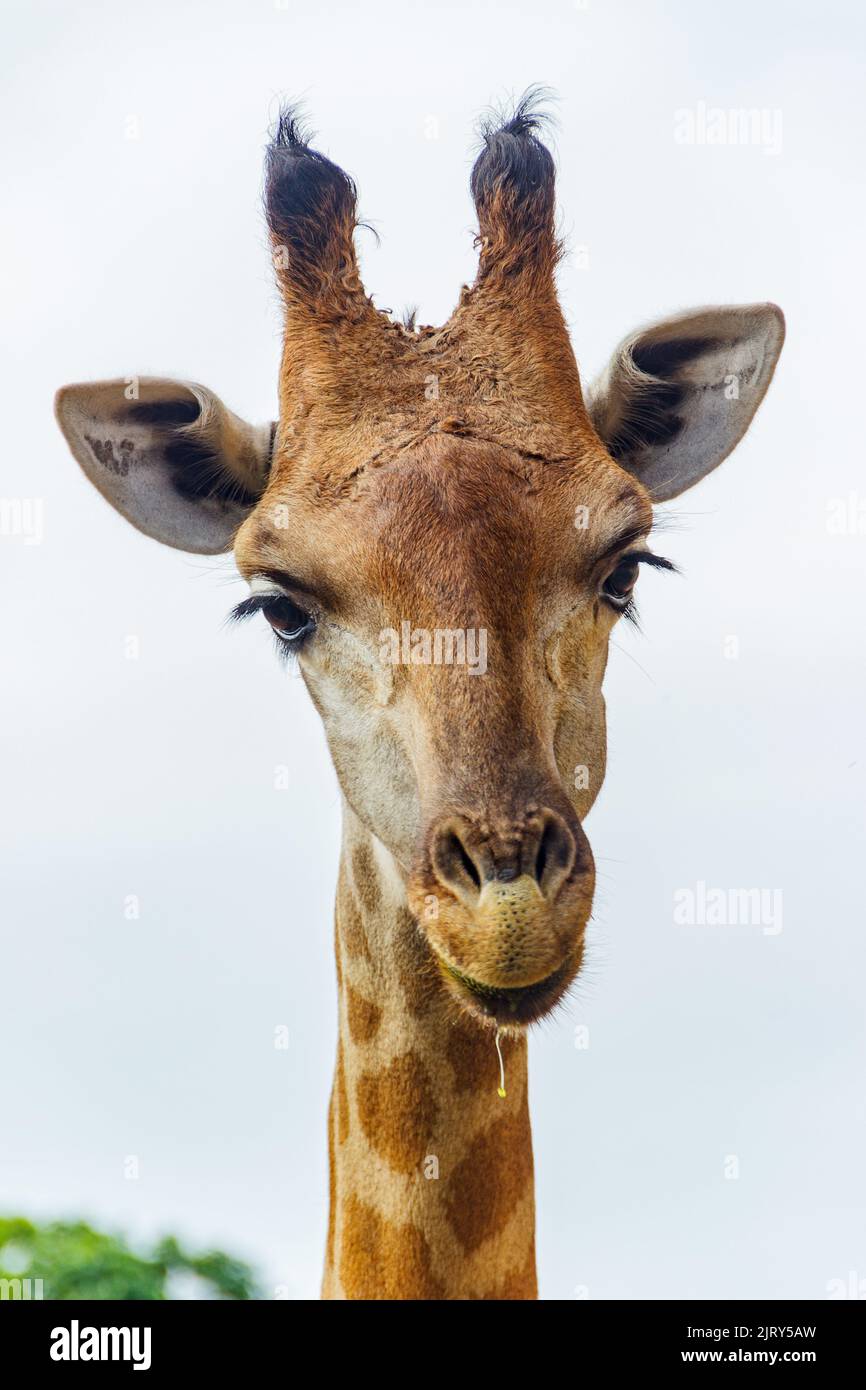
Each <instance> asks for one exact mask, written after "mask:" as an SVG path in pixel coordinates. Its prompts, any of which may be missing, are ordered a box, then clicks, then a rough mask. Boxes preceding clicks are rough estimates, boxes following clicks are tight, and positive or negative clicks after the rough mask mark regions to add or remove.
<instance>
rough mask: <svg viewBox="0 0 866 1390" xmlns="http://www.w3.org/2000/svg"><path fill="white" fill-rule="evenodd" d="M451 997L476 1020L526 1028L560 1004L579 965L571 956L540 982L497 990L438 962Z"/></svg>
mask: <svg viewBox="0 0 866 1390" xmlns="http://www.w3.org/2000/svg"><path fill="white" fill-rule="evenodd" d="M439 964H440V967H441V968H442V970H443V973H444V974H445V976H446V978H447V980H448V983H449V985H450V987H451V991H452V993H453V994H456V996H457V998H458V1000H459V1001H460V1003H461V1004H462V1005H463V1006H464V1007H465V1008H466V1009H467V1010H468V1011H469V1012H470V1013H472V1014H474V1015H475V1016H476V1017H480V1018H482V1019H484V1020H489V1021H491V1022H494V1023H496V1024H497V1026H498V1027H500V1028H507V1027H511V1028H514V1027H523V1028H525V1027H528V1026H529V1024H531V1023H537V1022H538V1020H539V1019H541V1018H543V1017H544V1015H545V1014H547V1013H549V1012H550V1010H551V1009H552V1008H553V1007H554V1005H555V1004H557V1003H558V1002H559V1000H560V999H561V998H562V995H563V994H564V992H565V989H566V987H567V986H568V984H569V983H570V981H571V980H572V979H573V977H574V975H575V974H576V972H577V969H578V967H579V964H580V959H579V955H578V958H577V959H575V957H574V956H570V957H569V958H568V959H567V960H566V961H564V962H563V964H562V965H560V966H558V967H557V969H556V970H554V971H553V972H552V973H551V974H550V975H547V976H545V978H544V979H543V980H538V981H536V983H535V984H532V985H523V986H521V987H519V988H517V989H500V988H497V987H496V986H494V985H486V984H484V983H482V981H480V980H475V979H473V977H472V976H471V975H466V974H464V972H463V971H462V970H458V969H457V968H456V967H455V966H453V965H449V964H448V962H447V961H445V960H442V958H441V957H440V959H439Z"/></svg>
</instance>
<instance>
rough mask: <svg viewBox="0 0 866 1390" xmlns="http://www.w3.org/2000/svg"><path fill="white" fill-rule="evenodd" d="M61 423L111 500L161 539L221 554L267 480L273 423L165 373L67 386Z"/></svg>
mask: <svg viewBox="0 0 866 1390" xmlns="http://www.w3.org/2000/svg"><path fill="white" fill-rule="evenodd" d="M54 408H55V413H56V415H57V421H58V424H59V425H60V428H61V430H62V431H63V434H64V435H65V437H66V442H67V443H68V445H69V447H70V449H71V450H72V453H73V455H74V456H75V458H76V459H77V460H78V462H79V463H80V464H81V467H82V468H83V469H84V472H85V473H86V474H87V476H88V478H89V479H90V481H91V482H92V483H93V484H94V486H95V487H96V488H98V490H99V491H100V492H101V493H102V495H103V497H105V498H106V500H107V501H109V502H110V503H111V504H112V506H113V507H116V508H117V510H118V511H119V512H120V513H121V515H122V516H125V517H126V519H127V520H128V521H131V522H132V524H133V526H136V527H138V529H139V531H143V532H144V533H145V535H148V536H153V538H154V539H155V540H158V541H162V543H163V544H164V545H171V546H174V547H175V548H176V549H177V550H191V551H195V552H197V553H198V554H201V555H217V554H219V553H220V552H221V551H224V550H229V549H230V548H231V545H232V542H233V540H234V535H235V532H236V531H237V529H238V527H239V526H240V524H241V522H242V521H243V520H244V518H245V517H246V516H248V515H249V513H250V511H251V510H252V508H253V507H254V506H255V504H256V502H257V501H258V499H259V497H260V496H261V494H262V492H263V491H264V488H265V484H266V482H267V477H268V471H269V469H270V462H271V449H272V445H273V435H274V426H273V425H270V424H267V425H258V426H253V425H248V424H247V423H246V421H245V420H241V419H239V418H238V416H237V415H233V414H232V412H231V411H230V410H227V409H226V407H225V406H224V405H223V403H222V401H221V400H219V398H218V397H217V396H215V395H214V394H213V392H211V391H208V390H206V389H205V387H203V386H195V385H192V384H191V383H188V382H183V381H170V380H167V379H164V378H162V377H138V378H131V379H130V378H127V379H124V378H118V379H117V380H115V381H93V382H86V383H84V384H82V385H78V386H64V387H63V388H62V390H60V391H58V392H57V397H56V399H55V407H54Z"/></svg>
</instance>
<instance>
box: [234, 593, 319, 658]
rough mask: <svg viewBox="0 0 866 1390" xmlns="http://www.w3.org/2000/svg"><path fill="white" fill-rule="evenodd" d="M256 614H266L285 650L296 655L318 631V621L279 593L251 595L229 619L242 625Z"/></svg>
mask: <svg viewBox="0 0 866 1390" xmlns="http://www.w3.org/2000/svg"><path fill="white" fill-rule="evenodd" d="M254 613H264V615H265V617H266V618H267V620H268V622H269V623H270V625H271V627H272V628H273V630H274V634H275V636H276V638H277V640H278V642H280V643H281V644H282V646H283V648H285V649H289V648H291V649H292V650H293V651H297V650H298V648H299V647H300V646H301V644H302V643H303V642H304V641H305V640H306V638H307V637H308V636H309V635H310V633H311V632H313V631H314V630H315V627H316V620H315V618H314V617H313V616H312V615H311V614H310V613H308V612H306V610H305V609H303V608H299V607H298V605H297V604H296V603H295V601H294V599H290V598H288V597H287V595H286V594H280V593H270V592H265V593H258V594H251V595H250V597H249V598H245V599H244V601H243V603H239V604H238V606H237V608H233V609H232V612H231V614H230V617H231V618H232V620H233V621H234V622H243V621H244V619H245V618H251V617H252V616H253V614H254Z"/></svg>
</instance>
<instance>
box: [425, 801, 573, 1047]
mask: <svg viewBox="0 0 866 1390" xmlns="http://www.w3.org/2000/svg"><path fill="white" fill-rule="evenodd" d="M428 845H429V849H428V854H427V856H425V864H424V866H423V868H421V869H420V870H419V871H416V873H415V874H413V876H412V881H411V883H410V904H411V905H412V907H413V910H414V912H415V914H416V916H417V918H418V920H419V923H420V925H421V927H422V930H423V931H424V933H425V935H426V937H427V940H428V942H429V944H430V946H431V948H432V949H433V952H434V954H435V957H436V960H437V962H438V964H439V968H440V971H441V973H442V976H443V979H444V981H445V983H446V985H447V987H448V988H449V990H450V991H451V993H452V995H453V996H454V997H455V998H456V999H457V1001H458V1002H459V1003H460V1004H461V1006H462V1007H463V1008H464V1009H465V1010H466V1011H468V1012H469V1013H471V1014H474V1015H475V1016H476V1017H478V1018H480V1019H482V1020H494V1021H495V1022H496V1023H498V1024H499V1025H500V1026H507V1025H525V1024H527V1023H531V1022H533V1021H535V1020H536V1019H538V1018H541V1017H542V1016H543V1015H544V1014H545V1013H547V1012H548V1011H549V1010H550V1009H551V1008H552V1007H553V1006H554V1005H555V1004H556V1003H557V1002H558V1000H559V999H560V998H561V997H562V995H563V993H564V992H565V990H566V989H567V988H568V985H569V984H570V982H571V981H572V979H573V978H574V976H575V975H576V974H577V971H578V970H579V968H580V964H581V960H582V956H583V937H584V931H585V927H586V922H587V919H588V917H589V912H590V909H591V906H592V895H593V889H594V885H595V873H594V867H593V862H592V854H591V852H590V850H589V844H588V842H587V840H586V836H585V835H584V833H583V830H582V828H581V827H580V825H579V823H578V822H577V821H576V818H574V817H570V818H569V820H567V819H566V817H565V816H564V815H561V814H559V813H558V812H556V811H553V810H551V809H549V808H546V807H542V808H539V807H537V806H535V805H532V806H530V807H528V808H527V810H526V811H525V812H524V813H523V814H522V815H521V816H519V817H517V818H511V819H509V820H504V821H502V820H501V821H499V822H498V823H497V824H496V825H495V826H492V825H491V823H490V822H489V821H488V820H486V819H480V818H478V819H475V818H470V817H468V816H465V815H449V816H446V817H444V818H443V819H441V820H440V821H439V822H438V823H437V824H436V826H435V827H434V829H433V831H432V833H431V835H430V837H429V840H428Z"/></svg>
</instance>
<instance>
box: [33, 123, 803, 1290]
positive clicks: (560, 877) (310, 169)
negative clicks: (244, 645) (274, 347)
mask: <svg viewBox="0 0 866 1390" xmlns="http://www.w3.org/2000/svg"><path fill="white" fill-rule="evenodd" d="M542 137H543V120H542V118H541V116H540V115H539V113H538V111H537V110H536V108H535V106H534V105H533V102H532V100H531V99H527V100H524V101H523V102H521V103H520V105H519V106H518V107H517V109H516V111H515V112H514V113H513V114H512V115H511V116H510V117H508V118H507V119H504V120H503V121H502V122H501V123H500V124H491V125H490V126H488V127H487V128H485V130H484V131H483V139H482V147H481V152H480V154H479V156H478V159H477V160H476V163H475V166H474V168H473V171H472V178H471V190H472V195H473V198H474V202H475V207H476V212H477V217H478V246H479V260H478V270H477V275H476V278H475V281H474V283H473V285H472V286H471V287H469V288H464V289H463V291H462V293H461V295H460V298H459V302H458V305H457V307H456V309H455V310H454V313H453V314H452V315H451V317H450V319H449V320H448V322H447V323H446V324H444V325H443V326H441V327H438V328H434V327H421V328H416V327H415V326H414V325H411V326H410V325H406V324H400V323H397V322H395V321H394V320H393V319H392V318H391V317H390V316H389V315H388V314H386V313H382V312H380V311H379V310H377V309H376V307H375V306H374V304H373V302H372V300H371V299H370V298H369V297H368V296H367V294H366V292H365V290H364V288H363V286H362V284H361V279H360V275H359V272H358V265H357V260H356V256H355V247H354V229H355V226H356V223H357V210H356V192H355V185H354V183H353V182H352V180H351V179H350V178H349V177H348V176H347V175H346V174H345V173H343V171H342V170H341V169H340V168H339V167H338V166H337V165H335V164H333V163H332V162H331V161H330V160H328V159H326V158H325V157H324V156H323V155H322V154H320V153H318V152H317V151H316V150H314V149H313V148H312V146H311V144H310V142H309V140H308V138H307V137H306V135H305V134H304V132H303V131H302V130H301V128H300V126H299V124H298V121H297V119H296V118H295V117H294V115H293V114H292V112H291V111H289V110H287V111H285V112H284V113H283V114H282V115H281V117H280V119H279V122H278V124H277V128H276V130H275V132H274V136H273V139H272V141H271V143H270V145H269V147H268V155H267V170H266V196H265V205H266V213H267V220H268V225H269V230H270V235H271V240H272V243H273V251H274V258H273V259H274V266H275V269H276V275H277V281H278V284H279V288H280V292H281V296H282V301H283V308H284V315H285V332H284V342H283V356H282V363H281V368H280V374H279V414H278V419H277V420H276V421H275V422H273V423H269V424H265V425H260V426H257V427H253V426H251V425H249V424H247V423H246V422H245V421H244V420H242V419H241V418H240V417H238V416H236V415H234V414H233V413H232V412H231V411H229V410H228V409H227V408H226V407H225V406H224V405H223V404H222V402H221V401H220V400H219V399H218V398H217V397H216V396H215V395H214V394H213V393H212V392H210V391H208V390H207V389H206V388H205V387H202V386H199V385H195V384H190V383H185V382H177V381H170V380H165V379H162V378H148V377H140V378H129V377H123V378H119V379H117V380H115V381H104V382H94V383H85V384H81V385H76V386H69V387H66V388H64V389H63V390H61V391H60V392H59V393H58V397H57V406H56V409H57V416H58V420H59V423H60V426H61V429H62V430H63V432H64V434H65V436H66V439H67V441H68V443H69V445H70V448H71V450H72V453H73V454H74V456H75V458H76V459H77V460H78V462H79V464H80V465H81V466H82V468H83V469H84V472H85V473H86V474H87V476H88V477H89V478H90V480H91V481H92V482H93V483H94V484H95V486H96V487H97V488H98V489H99V491H100V492H101V493H102V494H103V496H104V497H106V499H107V500H108V501H109V502H111V503H112V505H113V506H114V507H116V508H117V510H118V511H120V512H121V513H122V515H124V516H125V517H127V518H128V519H129V521H131V522H132V524H133V525H135V526H136V527H138V529H139V530H141V531H144V532H145V533H146V534H148V535H150V536H153V537H154V538H156V539H157V540H159V541H161V542H163V543H164V544H166V545H169V546H174V547H176V548H180V549H183V550H190V551H194V552H198V553H204V554H216V553H220V552H223V551H226V550H229V549H232V548H233V550H234V555H235V559H236V562H237V565H238V568H239V570H240V573H241V575H242V576H243V577H244V578H245V579H246V580H247V581H248V582H249V586H250V592H249V596H248V597H247V598H246V599H245V600H244V601H243V602H242V603H241V604H239V605H238V608H237V610H236V615H237V616H238V617H241V618H244V617H251V616H253V615H260V616H261V617H263V618H264V619H265V620H266V621H267V622H268V623H269V624H270V626H271V628H272V629H273V631H274V634H275V640H276V642H277V645H278V648H279V650H280V651H281V652H282V653H285V654H293V655H295V656H296V657H297V660H298V664H299V667H300V670H301V673H302V675H303V678H304V680H305V682H306V685H307V688H308V690H309V692H310V695H311V697H312V699H313V701H314V703H315V705H316V708H317V709H318V710H319V712H320V714H321V716H322V719H323V721H324V726H325V731H326V734H327V738H328V744H329V748H330V751H331V755H332V757H333V761H334V765H335V767H336V770H337V775H338V777H339V781H340V785H341V789H342V795H343V842H342V850H341V857H340V867H339V874H338V883H337V897H336V925H335V955H336V967H337V979H338V992H339V1038H338V1045H337V1059H336V1067H335V1075H334V1085H333V1091H332V1096H331V1104H330V1111H329V1121H328V1140H329V1151H330V1199H329V1220H328V1236H327V1254H326V1263H325V1276H324V1283H323V1294H324V1296H325V1297H328V1298H361V1299H364V1298H367V1299H371V1298H395V1299H397V1298H399V1299H406V1298H419V1299H438V1298H487V1299H515V1298H516V1299H524V1298H532V1297H535V1296H536V1291H537V1284H536V1270H535V1207H534V1192H533V1159H532V1142H531V1134H530V1125H529V1110H528V1101H527V1065H526V1029H527V1027H528V1026H529V1025H530V1024H531V1023H533V1022H534V1021H535V1020H537V1019H539V1018H541V1017H543V1016H545V1015H546V1014H548V1013H549V1012H550V1010H551V1009H553V1008H554V1007H555V1005H557V1004H558V1003H559V1002H560V1001H561V1000H562V999H563V997H564V996H565V994H566V992H567V990H568V988H569V985H570V984H571V983H572V981H573V980H574V979H575V977H576V975H577V974H578V972H579V970H580V967H581V962H582V960H583V953H584V941H585V933H586V926H587V922H588V920H589V916H590V912H591V908H592V901H593V893H594V887H595V870H594V864H593V857H592V853H591V850H590V847H589V842H588V840H587V836H586V833H585V830H584V820H585V818H586V816H587V814H588V812H589V810H590V808H591V806H592V804H593V801H594V800H595V797H596V796H597V794H598V790H599V788H600V786H601V783H602V780H603V777H604V770H605V753H606V734H605V710H604V699H603V695H602V681H603V677H604V671H605V665H606V661H607V650H608V641H609V636H610V633H611V630H612V628H613V626H614V624H615V623H616V622H617V621H618V620H619V619H620V618H621V617H623V616H625V617H626V618H628V617H629V616H633V615H634V591H635V586H636V583H637V578H638V574H639V572H640V570H641V567H643V566H656V567H662V568H670V565H669V563H668V562H667V561H665V560H664V559H663V558H662V557H660V556H658V555H657V554H656V553H655V552H654V551H653V550H652V549H651V547H650V544H649V533H650V530H651V527H652V519H653V504H654V503H656V502H660V501H665V500H667V499H669V498H672V497H676V496H678V495H679V494H680V493H681V492H683V491H684V490H685V489H686V488H688V487H691V486H692V485H693V484H695V483H697V482H699V481H700V479H701V478H703V477H704V476H706V474H707V473H709V472H710V471H711V470H712V469H713V468H715V467H716V466H717V465H718V464H719V463H721V462H722V460H723V459H724V458H725V457H726V456H727V454H728V453H729V452H730V451H731V450H732V449H733V448H734V446H735V445H736V444H737V443H738V441H739V440H740V439H741V437H742V435H743V434H744V433H745V430H746V429H747V428H748V425H749V423H750V421H751V419H752V417H753V415H754V413H755V411H756V409H757V407H758V405H759V404H760V402H761V400H762V399H763V396H764V393H765V391H766V389H767V386H768V385H769V382H770V379H771V377H772V374H773V370H774V368H775V364H776V361H777V359H778V356H779V352H780V350H781V346H782V341H783V337H784V323H783V319H782V315H781V313H780V311H779V310H778V309H777V308H776V307H775V306H774V305H770V304H757V305H745V306H733V307H716V308H702V309H697V310H694V311H692V312H690V313H681V314H678V315H676V316H674V317H672V318H669V319H666V320H663V321H662V322H660V323H656V324H653V325H650V326H647V327H644V328H642V329H639V330H638V331H637V332H635V333H633V334H631V335H630V336H628V337H627V338H625V339H624V340H623V341H622V342H621V344H620V346H619V347H618V348H617V349H616V351H615V352H614V354H613V356H612V358H611V360H610V362H609V364H608V366H607V368H606V370H605V371H604V372H603V374H602V375H601V377H600V378H599V380H598V381H597V382H596V383H594V385H592V386H591V387H590V388H589V389H588V390H587V391H584V390H583V388H582V386H581V382H580V378H579V375H578V370H577V365H576V362H575V358H574V354H573V351H572V347H571V343H570V340H569V336H568V333H567V330H566V327H565V323H564V320H563V316H562V313H561V310H560V307H559V303H558V299H557V293H556V286H555V281H554V272H555V268H556V264H557V261H558V259H559V255H560V247H559V244H558V241H557V238H556V235H555V225H554V219H555V195H554V165H553V160H552V158H551V156H550V153H549V152H548V150H547V148H546V147H545V144H544V141H543V138H542ZM130 381H132V382H133V383H134V389H133V388H131V387H130ZM732 383H734V385H735V386H736V389H732ZM382 634H386V636H385V637H383V636H382ZM407 634H408V636H407ZM481 634H483V646H482V643H481V636H480V635H481ZM404 642H405V643H408V647H406V648H404V645H403V644H404ZM383 650H384V652H385V655H384V656H383ZM407 651H408V657H407V659H406V660H404V659H403V657H404V655H405V654H406V652H407ZM389 652H390V653H392V654H394V653H396V657H395V659H390V658H389V656H388V653H389ZM437 653H438V656H437ZM461 653H462V657H461V655H460V654H461ZM578 771H579V772H580V774H581V775H580V776H578V775H577V773H578ZM494 1045H495V1046H494ZM497 1063H498V1067H497ZM506 1067H507V1072H508V1085H507V1087H506V1084H505V1071H506ZM497 1070H498V1080H497ZM494 1092H496V1094H494Z"/></svg>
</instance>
